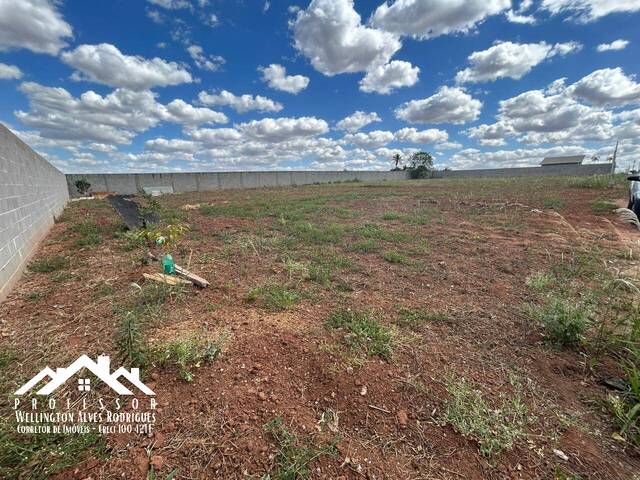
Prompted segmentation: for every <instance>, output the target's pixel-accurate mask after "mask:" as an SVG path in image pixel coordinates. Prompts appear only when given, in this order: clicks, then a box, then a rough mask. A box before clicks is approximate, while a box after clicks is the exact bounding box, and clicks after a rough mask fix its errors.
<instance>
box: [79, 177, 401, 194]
mask: <svg viewBox="0 0 640 480" xmlns="http://www.w3.org/2000/svg"><path fill="white" fill-rule="evenodd" d="M80 178H84V179H86V180H87V181H88V182H89V183H90V184H91V191H92V192H116V193H120V194H123V195H127V194H135V193H139V192H142V189H143V188H144V187H154V186H156V187H165V186H170V187H173V191H174V192H175V193H180V192H198V191H209V190H221V189H225V188H257V187H289V186H292V185H308V184H312V183H329V182H345V181H349V180H361V181H363V182H375V181H381V180H405V179H406V178H407V172H373V171H359V172H343V171H340V172H314V171H299V172H293V171H292V172H220V173H215V172H212V173H122V174H120V173H105V174H87V175H82V174H70V175H67V183H68V185H69V193H70V194H71V196H77V195H78V191H77V189H76V187H75V182H76V180H78V179H80Z"/></svg>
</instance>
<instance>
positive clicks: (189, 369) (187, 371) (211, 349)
mask: <svg viewBox="0 0 640 480" xmlns="http://www.w3.org/2000/svg"><path fill="white" fill-rule="evenodd" d="M227 338H228V336H227V335H225V334H222V335H219V336H218V337H216V338H206V337H203V335H202V334H199V333H193V334H192V335H189V336H188V337H185V338H182V339H178V340H174V341H171V342H165V343H160V344H157V345H154V346H152V347H151V348H150V353H149V356H150V358H151V361H152V363H156V364H158V365H159V366H161V367H166V366H175V367H177V368H178V370H179V372H180V378H182V379H183V380H184V381H186V382H191V381H193V377H194V373H193V369H194V368H198V367H200V365H201V364H202V363H205V362H212V361H214V360H215V359H216V358H218V356H219V355H220V353H221V352H222V349H223V347H224V345H225V343H226V342H227Z"/></svg>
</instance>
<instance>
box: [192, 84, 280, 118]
mask: <svg viewBox="0 0 640 480" xmlns="http://www.w3.org/2000/svg"><path fill="white" fill-rule="evenodd" d="M198 99H199V100H200V102H201V103H203V104H205V105H215V106H219V107H231V108H233V109H234V110H235V111H236V112H238V113H246V112H250V111H251V110H257V111H259V112H279V111H280V110H282V108H283V107H282V104H280V103H278V102H274V101H273V100H271V99H269V98H267V97H263V96H260V95H255V96H253V95H249V94H244V95H234V94H233V93H231V92H229V91H227V90H222V91H221V92H220V93H207V92H200V94H199V95H198Z"/></svg>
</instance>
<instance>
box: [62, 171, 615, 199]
mask: <svg viewBox="0 0 640 480" xmlns="http://www.w3.org/2000/svg"><path fill="white" fill-rule="evenodd" d="M606 173H611V164H610V163H600V164H592V165H553V166H547V167H523V168H489V169H482V170H447V171H442V172H438V174H437V177H438V178H461V177H524V176H541V175H595V174H606ZM81 178H84V179H86V180H87V181H88V182H89V183H91V190H90V191H91V192H115V193H121V194H123V195H127V194H135V193H139V192H142V189H143V188H144V187H153V186H157V187H168V186H170V187H172V188H173V191H174V192H175V193H180V192H197V191H201V192H203V191H208V190H220V189H224V188H257V187H280V186H281V187H285V186H291V185H307V184H311V183H329V182H344V181H348V180H356V179H357V180H362V181H369V182H375V181H381V180H406V179H407V173H406V172H373V171H357V172H342V171H340V172H314V171H298V172H220V173H91V174H86V175H83V174H69V175H67V183H68V184H69V192H70V194H71V196H73V197H76V196H78V191H77V189H76V187H75V182H76V180H79V179H81Z"/></svg>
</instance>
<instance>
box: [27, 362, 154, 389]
mask: <svg viewBox="0 0 640 480" xmlns="http://www.w3.org/2000/svg"><path fill="white" fill-rule="evenodd" d="M83 368H86V369H87V370H89V371H90V372H91V373H93V374H94V375H95V376H96V377H97V378H98V379H100V380H102V381H103V382H104V383H106V384H107V385H109V387H111V389H112V390H114V391H115V392H116V393H118V394H119V395H134V393H133V392H132V391H131V390H129V388H127V387H126V386H125V385H123V384H122V383H121V380H122V379H124V380H127V381H128V382H129V383H130V384H131V385H133V386H135V387H136V388H137V389H138V390H140V391H141V392H142V393H144V394H145V395H149V396H153V395H155V393H154V392H153V390H151V389H150V388H149V387H147V386H146V385H145V384H144V383H142V382H141V381H140V369H139V368H132V369H131V370H127V369H126V368H124V367H120V368H119V369H117V370H116V371H115V372H113V373H111V359H110V358H109V356H108V355H100V356H99V357H98V361H97V362H94V361H93V360H92V359H91V358H89V357H88V356H87V355H82V356H80V357H79V358H78V359H77V360H76V361H75V362H73V363H72V364H71V365H69V366H68V367H67V368H57V369H56V371H55V372H54V371H53V370H52V369H50V368H49V367H45V368H43V369H42V370H41V371H40V373H38V374H37V375H36V376H35V377H33V378H32V379H31V380H29V381H28V382H27V383H25V384H24V385H23V386H21V387H20V388H19V389H18V390H16V392H15V395H24V394H25V393H27V392H29V391H30V390H31V389H33V388H34V387H35V386H36V385H38V384H39V383H40V382H42V381H43V380H45V379H46V378H49V382H48V383H47V384H46V385H45V386H44V387H42V388H41V389H40V390H38V391H37V392H36V395H50V394H51V393H53V392H54V391H55V390H56V389H57V388H59V387H60V386H61V385H63V384H64V383H65V382H67V380H69V379H70V378H71V377H73V376H74V375H76V374H77V373H78V372H79V371H80V370H82V369H83ZM78 390H79V391H81V392H88V391H90V390H91V380H90V379H89V378H79V379H78Z"/></svg>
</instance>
